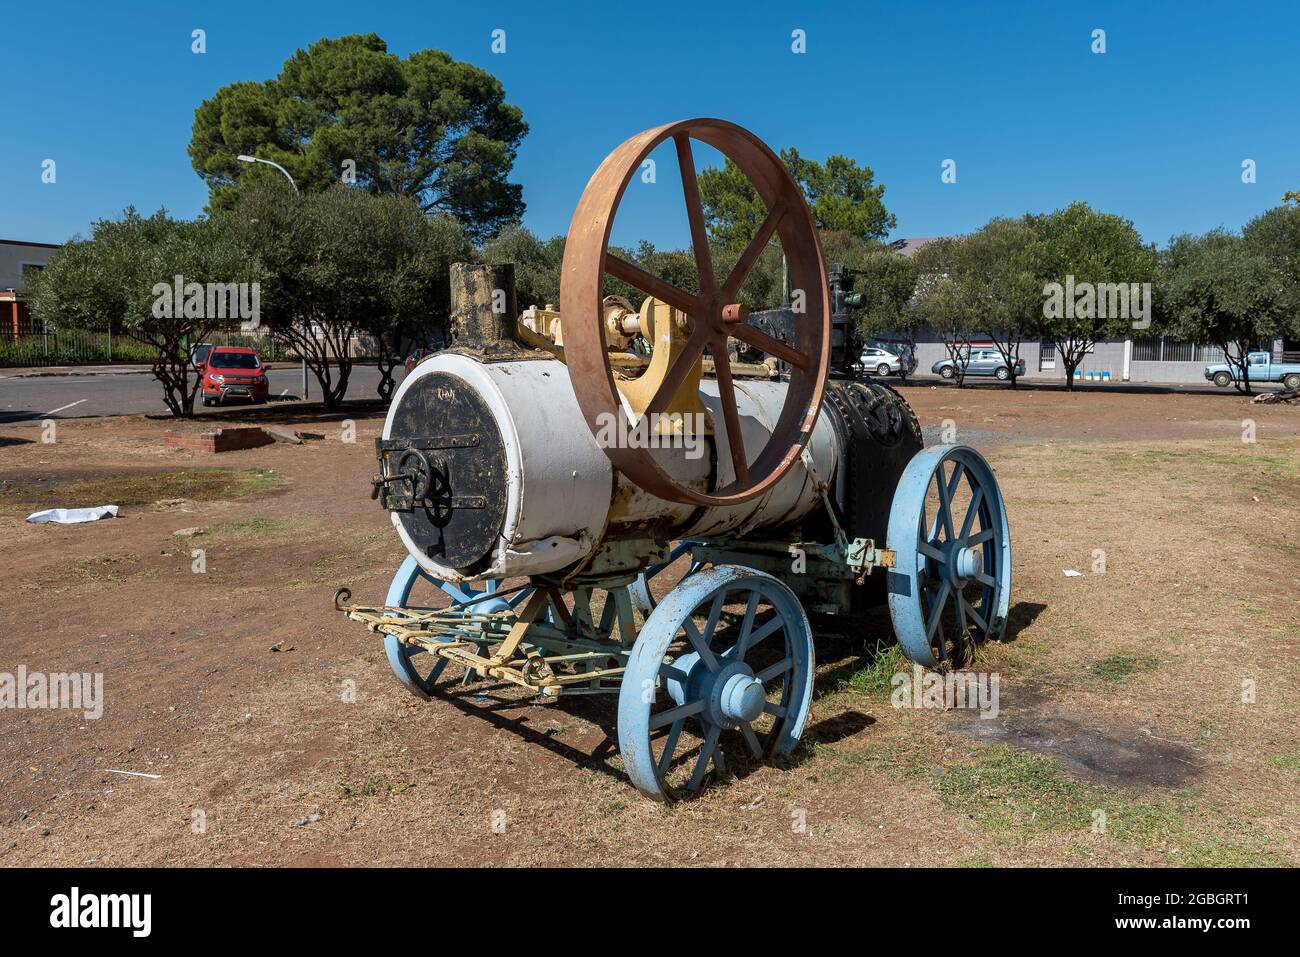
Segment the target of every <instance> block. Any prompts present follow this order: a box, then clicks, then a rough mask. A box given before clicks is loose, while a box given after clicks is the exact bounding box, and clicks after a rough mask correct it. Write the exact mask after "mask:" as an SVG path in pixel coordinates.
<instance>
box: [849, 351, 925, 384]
mask: <svg viewBox="0 0 1300 957" xmlns="http://www.w3.org/2000/svg"><path fill="white" fill-rule="evenodd" d="M858 365H859V366H861V368H862V370H863V371H864V372H866V373H868V374H870V373H874V374H875V375H878V376H882V377H883V376H887V375H902V376H908V375H911V374H912V373H913V372H915V371H916V356H914V355H912V354H911V353H910V352H908V353H905V354H902V355H900V354H899V353H897V352H893V351H891V350H889V349H883V348H881V347H879V346H873V345H868V346H866V347H865V348H864V349H863V350H862V354H861V355H860V356H859V357H858Z"/></svg>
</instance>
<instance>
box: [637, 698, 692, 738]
mask: <svg viewBox="0 0 1300 957" xmlns="http://www.w3.org/2000/svg"><path fill="white" fill-rule="evenodd" d="M703 710H704V699H703V698H701V699H700V700H699V701H688V702H686V704H683V705H678V706H677V707H676V708H669V709H668V710H667V711H661V712H659V713H658V714H656V715H652V716H651V718H650V730H651V731H654V730H655V729H656V728H662V727H663V726H664V725H666V724H672V723H673V722H674V721H682V720H685V719H686V718H689V717H690V716H691V715H693V714H699V713H700V712H701V711H703Z"/></svg>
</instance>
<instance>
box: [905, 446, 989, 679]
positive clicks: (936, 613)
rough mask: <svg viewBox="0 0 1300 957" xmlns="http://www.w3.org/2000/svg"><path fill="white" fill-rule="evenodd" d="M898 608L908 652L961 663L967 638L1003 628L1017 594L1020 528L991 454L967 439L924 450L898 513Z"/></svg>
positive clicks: (931, 661)
mask: <svg viewBox="0 0 1300 957" xmlns="http://www.w3.org/2000/svg"><path fill="white" fill-rule="evenodd" d="M888 547H889V548H890V549H891V550H892V551H893V552H894V553H895V556H896V557H895V567H894V569H893V570H892V571H890V572H889V614H890V616H891V617H892V618H893V621H894V631H895V633H896V634H897V636H898V642H899V644H900V645H902V647H903V650H904V651H905V652H906V653H907V656H908V657H909V658H911V659H912V660H913V661H915V662H916V663H917V664H921V665H925V666H927V667H932V668H933V667H938V668H944V667H955V666H959V665H960V664H961V663H962V660H963V659H964V657H965V650H966V649H967V647H968V642H971V641H975V642H980V641H984V640H986V639H989V638H993V639H997V638H1001V637H1002V634H1003V632H1004V631H1005V630H1006V625H1007V610H1008V608H1009V607H1010V603H1011V531H1010V528H1009V527H1008V525H1007V512H1006V507H1005V505H1004V503H1003V501H1002V492H1001V491H1000V490H999V488H998V482H997V479H996V478H995V477H994V475H993V469H992V468H990V466H989V464H988V462H987V461H986V460H985V459H984V456H982V455H980V454H979V452H977V451H975V450H974V449H972V448H970V447H968V446H964V445H937V446H934V447H932V448H928V449H926V450H924V451H923V452H920V453H918V454H917V455H916V456H915V457H914V458H913V459H912V461H911V462H909V463H908V465H907V468H906V469H905V470H904V472H903V477H902V479H901V480H900V481H899V483H898V489H897V490H896V491H895V492H894V501H893V505H892V506H891V508H890V513H889V535H888Z"/></svg>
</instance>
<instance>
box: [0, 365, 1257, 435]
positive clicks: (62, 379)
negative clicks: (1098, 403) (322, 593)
mask: <svg viewBox="0 0 1300 957" xmlns="http://www.w3.org/2000/svg"><path fill="white" fill-rule="evenodd" d="M76 371H77V374H75V375H46V376H22V377H16V376H13V375H12V374H10V373H7V372H6V370H3V369H0V424H3V423H21V422H28V423H35V422H39V421H40V420H42V419H47V418H59V419H65V418H82V417H88V416H99V415H138V414H142V413H148V412H156V413H165V412H166V411H167V407H166V406H165V405H164V404H163V401H162V386H160V385H159V384H158V383H157V381H155V380H154V378H153V376H151V375H149V374H148V373H143V374H142V373H125V372H110V371H104V372H101V373H99V374H96V373H95V371H94V370H93V369H89V368H82V369H79V370H76ZM405 374H406V373H405V370H403V369H401V368H400V367H399V368H398V370H397V372H396V375H397V381H398V382H401V381H402V377H403V376H404V375H405ZM269 375H270V379H271V399H272V401H273V402H299V401H301V400H300V399H299V395H300V394H301V392H302V373H301V371H300V369H299V368H298V367H293V366H288V365H284V366H281V367H278V368H276V367H273V368H272V369H271V372H270V373H269ZM885 381H887V382H889V383H890V384H892V385H898V380H897V379H887V380H885ZM378 384H379V370H378V369H377V368H375V367H374V366H373V365H358V366H354V367H353V369H352V377H351V379H350V380H349V382H348V397H349V398H356V399H370V398H375V387H376V386H377V385H378ZM940 384H941V380H940V379H939V378H938V376H915V377H913V378H912V379H911V380H910V383H909V387H911V388H916V387H928V386H932V385H940ZM308 386H309V389H310V396H309V399H310V400H313V401H319V400H320V386H319V384H318V383H317V382H316V379H315V377H314V376H313V377H311V378H310V379H309V382H308ZM942 387H943V388H952V386H949V385H946V384H944V385H942ZM967 387H968V388H977V389H979V388H988V389H1005V388H1006V386H1005V385H1003V384H1002V383H1000V382H994V381H993V380H991V379H989V380H979V379H976V380H974V381H971V380H967ZM1021 388H1023V389H1053V390H1060V389H1064V388H1065V385H1064V383H1056V382H1053V383H1044V382H1036V381H1031V380H1027V379H1025V380H1021ZM1077 388H1078V391H1080V392H1085V393H1086V392H1119V391H1124V392H1199V393H1208V394H1219V395H1236V394H1237V393H1235V392H1234V391H1233V390H1232V389H1216V388H1215V387H1214V386H1212V385H1210V384H1209V383H1204V384H1193V383H1185V384H1178V385H1154V384H1150V385H1149V384H1139V383H1127V384H1124V383H1111V384H1107V385H1099V384H1093V383H1084V384H1081V385H1079V386H1078V387H1077ZM1276 388H1278V386H1277V385H1276V384H1275V383H1263V384H1261V385H1258V386H1257V387H1256V391H1267V390H1272V389H1276ZM905 390H906V387H905ZM231 408H233V409H239V408H244V406H242V405H237V406H232V407H231ZM196 411H201V412H203V413H209V412H210V413H213V414H216V415H221V414H223V413H225V412H227V411H230V410H229V409H204V408H202V406H201V405H200V406H199V408H198V409H196Z"/></svg>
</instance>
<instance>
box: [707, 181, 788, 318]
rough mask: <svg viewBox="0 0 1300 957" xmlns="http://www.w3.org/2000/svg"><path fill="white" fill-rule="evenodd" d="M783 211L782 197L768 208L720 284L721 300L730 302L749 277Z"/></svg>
mask: <svg viewBox="0 0 1300 957" xmlns="http://www.w3.org/2000/svg"><path fill="white" fill-rule="evenodd" d="M785 212H786V205H785V200H783V199H780V200H777V201H776V204H775V205H773V207H772V208H771V209H770V210H768V213H767V218H766V219H764V220H763V225H761V226H759V227H758V232H757V233H755V234H754V238H753V239H751V240H750V241H749V245H747V246H746V247H745V251H744V252H742V253H741V254H740V258H739V259H738V260H736V265H735V266H733V267H732V269H731V272H730V273H728V274H727V279H726V281H725V282H723V284H722V298H723V300H725V301H726V302H731V301H733V300H734V299H735V298H736V293H738V292H739V291H740V287H741V286H743V285H744V284H745V280H746V279H747V278H749V274H750V272H751V271H752V270H753V268H754V264H755V263H756V262H758V257H759V256H761V255H763V250H764V249H766V248H767V243H768V240H770V239H771V238H772V234H773V233H774V232H776V227H777V226H778V225H780V223H781V218H782V217H783V216H785Z"/></svg>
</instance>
